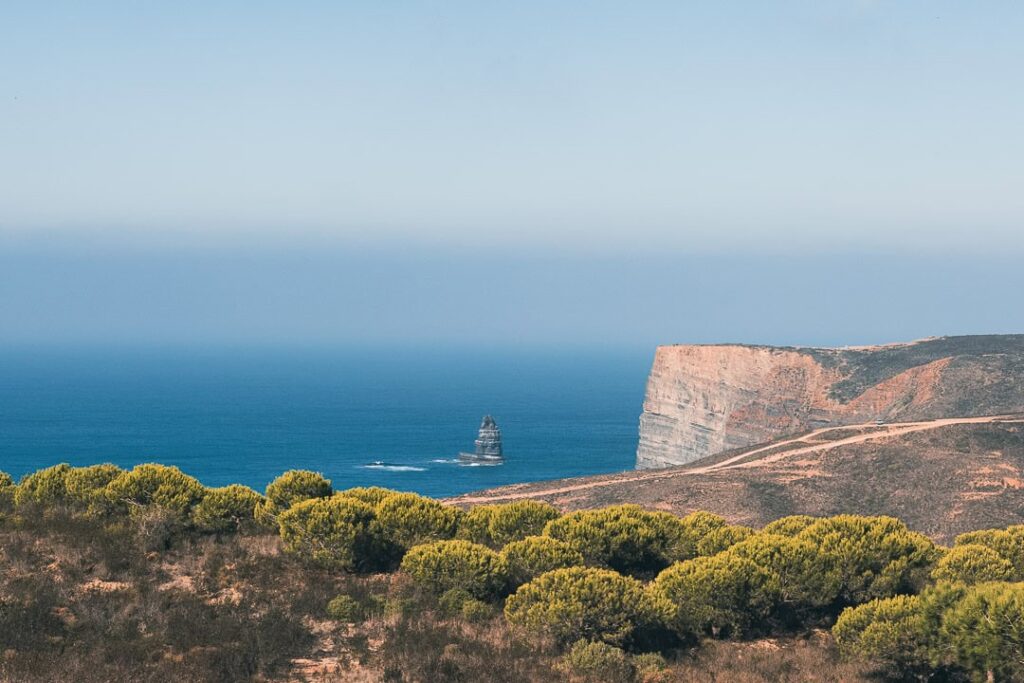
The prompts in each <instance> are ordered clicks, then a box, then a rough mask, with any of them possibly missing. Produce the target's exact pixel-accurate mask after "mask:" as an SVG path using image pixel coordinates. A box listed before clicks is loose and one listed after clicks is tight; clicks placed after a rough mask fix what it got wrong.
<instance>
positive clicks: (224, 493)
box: [192, 484, 263, 532]
mask: <svg viewBox="0 0 1024 683" xmlns="http://www.w3.org/2000/svg"><path fill="white" fill-rule="evenodd" d="M262 501H263V496H261V495H260V494H258V493H256V492H255V491H253V490H252V489H251V488H249V487H248V486H241V485H240V484H232V485H230V486H224V487H222V488H217V489H207V490H206V495H205V496H203V499H202V500H201V501H200V502H199V505H197V506H196V508H195V510H194V511H193V512H192V518H193V520H194V521H195V523H196V526H198V527H199V528H200V529H202V530H204V531H214V532H217V531H235V530H237V529H239V528H240V527H241V526H242V525H243V524H245V523H247V522H252V521H253V519H254V514H255V511H256V506H257V505H259V504H260V503H261V502H262Z"/></svg>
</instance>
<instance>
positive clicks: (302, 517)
mask: <svg viewBox="0 0 1024 683" xmlns="http://www.w3.org/2000/svg"><path fill="white" fill-rule="evenodd" d="M277 521H278V526H279V529H280V532H281V539H282V540H283V541H284V545H285V548H286V549H287V550H288V551H289V552H291V553H294V554H296V555H298V556H299V557H302V558H305V559H306V560H309V561H311V562H313V563H315V564H317V565H320V566H322V567H326V568H329V569H341V570H344V571H365V570H369V569H373V568H375V567H377V566H378V565H379V563H380V541H379V538H378V536H377V534H376V531H375V530H374V528H373V525H374V524H373V523H374V514H373V509H372V508H371V507H370V506H369V505H367V504H366V503H361V502H359V501H358V500H355V499H353V498H346V497H344V496H333V497H330V498H312V499H309V500H305V501H302V502H300V503H297V504H296V505H293V506H291V507H290V508H288V509H287V510H285V511H284V512H282V513H281V514H280V515H279V516H278V518H277Z"/></svg>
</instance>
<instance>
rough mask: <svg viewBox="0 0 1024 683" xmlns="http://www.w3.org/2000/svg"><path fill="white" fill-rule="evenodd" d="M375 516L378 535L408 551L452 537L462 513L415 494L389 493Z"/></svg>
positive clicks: (378, 507)
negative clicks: (415, 546)
mask: <svg viewBox="0 0 1024 683" xmlns="http://www.w3.org/2000/svg"><path fill="white" fill-rule="evenodd" d="M376 514H377V523H378V524H379V526H380V531H381V534H382V535H383V536H384V537H385V538H387V539H388V540H389V541H391V542H392V543H394V544H395V545H396V546H398V547H399V548H402V549H404V550H408V549H409V548H411V547H413V546H414V545H420V544H422V543H429V542H431V541H442V540H447V539H450V538H452V537H454V536H455V532H456V530H457V529H458V525H459V518H460V516H461V514H462V511H461V510H459V509H458V508H456V507H453V506H451V505H444V504H443V503H439V502H437V501H436V500H432V499H430V498H425V497H423V496H419V495H416V494H415V493H393V494H391V495H390V496H387V497H385V498H384V499H383V500H381V501H380V503H379V504H378V505H377V507H376Z"/></svg>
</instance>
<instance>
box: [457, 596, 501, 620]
mask: <svg viewBox="0 0 1024 683" xmlns="http://www.w3.org/2000/svg"><path fill="white" fill-rule="evenodd" d="M493 615H494V608H493V607H492V606H491V605H489V604H487V603H486V602H484V601H483V600H477V599H476V598H470V599H469V600H464V601H463V602H462V609H460V610H459V616H460V617H462V618H463V619H465V620H466V621H470V622H478V621H486V620H487V619H490V618H491V617H492V616H493Z"/></svg>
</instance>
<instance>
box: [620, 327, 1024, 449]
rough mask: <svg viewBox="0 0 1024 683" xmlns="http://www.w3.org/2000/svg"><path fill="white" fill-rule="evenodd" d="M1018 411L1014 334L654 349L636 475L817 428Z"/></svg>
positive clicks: (1020, 388) (1022, 351) (1020, 391)
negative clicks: (826, 345) (829, 345)
mask: <svg viewBox="0 0 1024 683" xmlns="http://www.w3.org/2000/svg"><path fill="white" fill-rule="evenodd" d="M1021 411H1024V335H989V336H976V337H942V338H937V339H928V340H923V341H919V342H912V343H909V344H893V345H887V346H878V347H867V348H848V349H818V348H778V347H765V346H742V345H677V346H662V347H659V348H658V350H657V353H656V354H655V358H654V365H653V367H652V368H651V374H650V378H649V379H648V382H647V395H646V398H645V400H644V412H643V415H642V416H641V417H640V443H639V447H638V449H637V467H638V468H650V467H665V466H669V465H681V464H685V463H688V462H693V461H695V460H699V459H701V458H704V457H706V456H709V455H714V454H715V453H719V452H722V451H726V450H729V449H732V448H739V447H743V446H751V445H754V444H757V443H762V442H765V441H769V440H771V439H774V438H777V437H779V436H782V435H785V434H789V433H795V432H800V431H804V430H806V429H812V428H815V427H820V426H825V425H842V424H855V423H861V422H869V421H873V420H876V419H884V420H890V421H897V420H915V419H932V418H937V417H945V416H967V415H991V414H1001V413H1011V412H1021Z"/></svg>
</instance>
